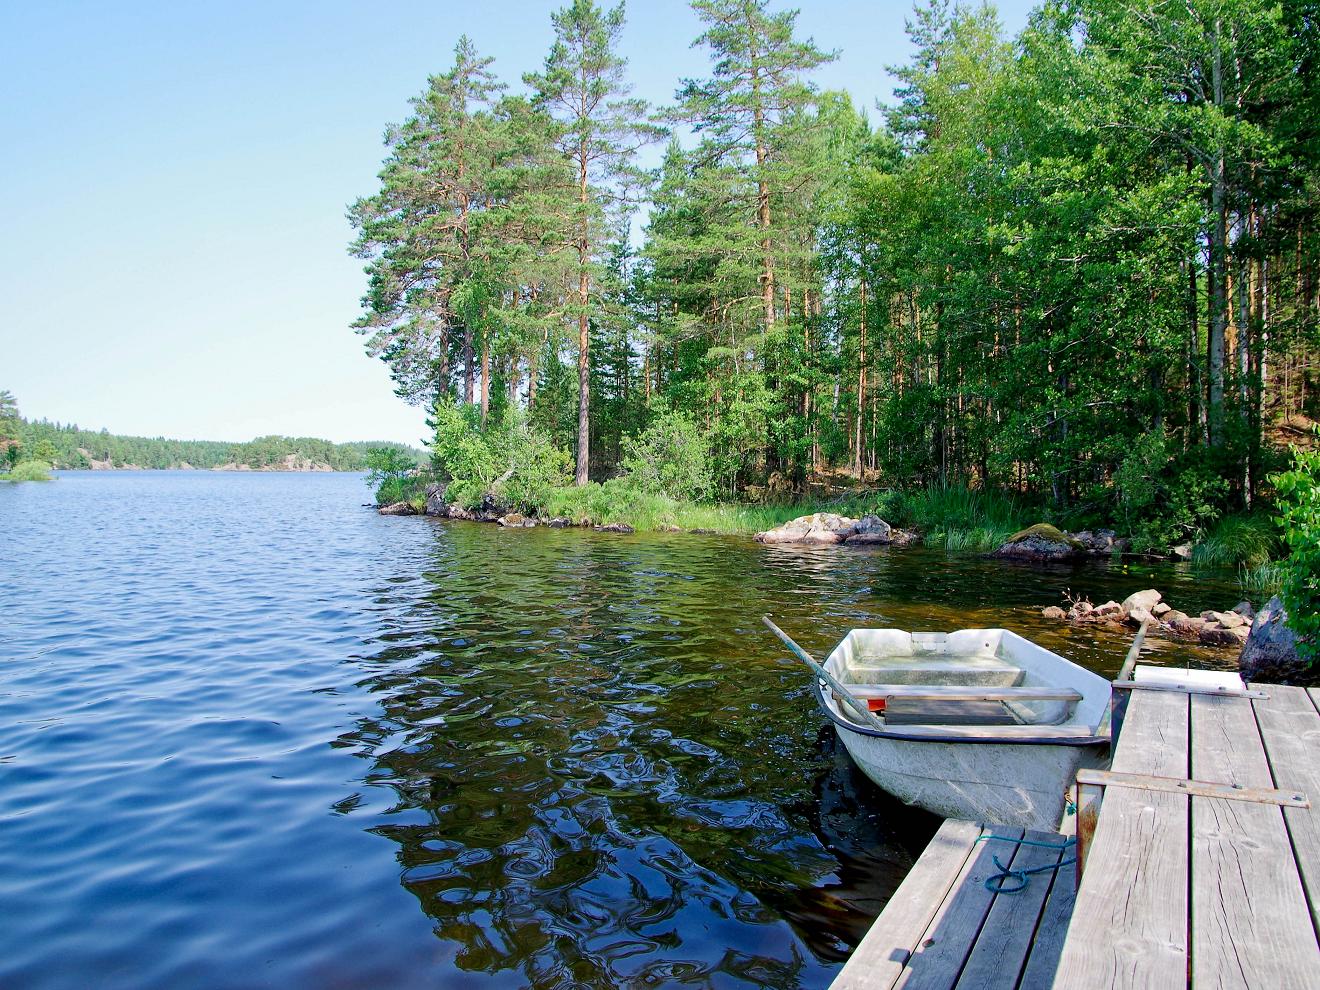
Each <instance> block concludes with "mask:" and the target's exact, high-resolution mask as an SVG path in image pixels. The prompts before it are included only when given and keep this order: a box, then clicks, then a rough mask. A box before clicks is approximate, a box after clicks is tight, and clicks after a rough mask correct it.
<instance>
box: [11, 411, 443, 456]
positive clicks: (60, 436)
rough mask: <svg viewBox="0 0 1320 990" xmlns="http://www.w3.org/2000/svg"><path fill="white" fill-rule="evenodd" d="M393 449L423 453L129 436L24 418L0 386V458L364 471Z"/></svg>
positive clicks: (274, 439) (287, 441)
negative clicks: (377, 454) (374, 455)
mask: <svg viewBox="0 0 1320 990" xmlns="http://www.w3.org/2000/svg"><path fill="white" fill-rule="evenodd" d="M382 448H388V449H390V450H395V451H398V453H399V456H400V458H401V459H402V460H403V461H404V462H409V463H412V464H416V463H417V462H418V460H419V459H421V458H422V457H423V455H422V453H421V452H420V451H417V450H413V449H412V448H409V447H406V446H404V445H403V444H397V443H386V442H379V443H370V442H368V443H331V442H330V441H329V440H317V439H315V438H313V437H279V436H269V437H258V438H257V439H255V440H249V441H247V442H246V443H224V442H222V441H216V440H167V439H165V438H164V437H129V436H120V435H118V434H115V433H110V432H109V431H108V430H84V429H81V428H80V427H77V426H74V425H72V424H60V423H52V422H49V421H47V420H44V419H39V420H29V419H25V418H24V417H22V416H21V415H20V414H19V410H18V404H17V401H16V400H15V398H14V396H13V395H12V394H11V393H9V392H0V463H4V464H8V465H11V466H17V465H19V464H32V463H34V462H35V463H37V464H40V465H42V473H44V470H45V469H47V468H52V467H53V468H57V469H60V468H63V469H75V470H76V469H79V468H90V467H92V466H93V463H92V462H93V461H95V462H97V463H98V466H101V467H107V468H126V467H135V468H156V469H165V468H181V467H194V468H199V469H205V468H218V467H223V466H227V465H233V466H240V465H241V466H243V467H247V468H251V469H253V470H261V469H262V468H272V467H277V466H281V465H283V464H284V462H285V460H286V458H290V457H292V458H295V459H296V460H297V461H298V462H300V463H301V464H303V465H306V464H309V463H310V464H324V465H328V466H329V467H330V468H331V469H332V470H335V471H365V470H366V469H367V454H368V452H369V451H371V450H376V449H382Z"/></svg>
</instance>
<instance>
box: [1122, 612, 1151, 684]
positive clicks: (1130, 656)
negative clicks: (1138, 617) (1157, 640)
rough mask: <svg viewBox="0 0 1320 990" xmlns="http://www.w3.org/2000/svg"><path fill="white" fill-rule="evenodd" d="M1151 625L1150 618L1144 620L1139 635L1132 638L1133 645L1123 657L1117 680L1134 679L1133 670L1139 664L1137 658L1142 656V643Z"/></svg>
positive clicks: (1138, 631)
mask: <svg viewBox="0 0 1320 990" xmlns="http://www.w3.org/2000/svg"><path fill="white" fill-rule="evenodd" d="M1149 625H1150V619H1145V620H1143V621H1142V623H1141V628H1140V629H1138V630H1137V635H1136V637H1135V638H1134V639H1133V640H1132V646H1131V647H1130V648H1129V649H1128V652H1127V656H1126V657H1124V658H1123V666H1122V667H1120V668H1119V671H1118V677H1117V678H1115V679H1116V680H1120V681H1129V680H1131V679H1132V671H1133V669H1134V668H1135V667H1136V666H1137V658H1138V657H1140V656H1141V645H1142V644H1143V643H1144V642H1145V641H1146V627H1147V626H1149Z"/></svg>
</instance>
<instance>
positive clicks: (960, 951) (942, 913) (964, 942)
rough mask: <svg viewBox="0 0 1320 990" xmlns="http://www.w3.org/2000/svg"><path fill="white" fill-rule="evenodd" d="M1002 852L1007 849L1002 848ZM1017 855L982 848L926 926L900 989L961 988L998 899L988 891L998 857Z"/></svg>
mask: <svg viewBox="0 0 1320 990" xmlns="http://www.w3.org/2000/svg"><path fill="white" fill-rule="evenodd" d="M985 833H986V834H989V835H992V836H997V837H999V838H1001V839H1020V838H1021V837H1022V829H1020V828H1004V827H1002V826H992V827H989V828H987V829H985ZM999 846H1002V847H1003V848H1002V849H1000V848H997V847H999ZM1012 850H1013V846H1011V845H1008V844H1007V843H1001V842H994V841H990V842H982V841H978V842H977V844H976V848H975V849H974V850H973V851H972V855H971V856H969V857H968V858H967V862H966V864H964V866H963V869H962V872H961V873H960V874H959V875H958V879H957V880H956V881H954V884H953V888H952V890H950V891H949V896H948V897H946V898H945V899H944V903H943V904H941V905H940V908H939V910H938V911H936V912H935V916H934V917H933V918H932V919H931V921H930V924H929V925H927V926H926V931H925V933H924V934H923V935H922V938H921V943H920V944H919V945H918V946H917V947H916V950H915V951H914V952H913V953H912V956H911V958H910V959H908V963H907V966H905V967H904V968H903V972H902V973H900V974H899V977H898V979H897V980H896V981H895V982H894V986H895V988H899V987H901V988H903V990H949V988H950V987H952V986H954V985H956V984H957V982H958V974H959V973H961V972H962V969H963V964H964V963H965V962H966V961H967V957H968V956H969V955H970V954H971V951H972V948H973V946H974V945H975V943H976V939H977V938H978V937H979V935H980V933H981V929H982V928H983V927H984V925H985V919H986V916H987V915H988V914H989V913H990V906H991V905H992V904H993V903H994V900H995V895H994V893H992V892H991V891H990V890H988V889H987V888H986V886H985V880H986V878H987V877H989V876H991V875H992V874H994V873H998V872H999V870H998V868H997V867H996V866H995V864H994V857H995V855H996V853H1000V854H1007V855H1011V854H1012ZM1000 858H1001V859H1002V858H1003V855H1001V857H1000Z"/></svg>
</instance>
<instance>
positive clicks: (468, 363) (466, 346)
mask: <svg viewBox="0 0 1320 990" xmlns="http://www.w3.org/2000/svg"><path fill="white" fill-rule="evenodd" d="M476 389H477V368H476V355H475V354H474V353H473V350H472V328H471V327H469V326H467V325H464V327H463V401H464V402H465V403H467V404H468V405H469V406H470V405H472V403H473V402H474V401H475V399H476Z"/></svg>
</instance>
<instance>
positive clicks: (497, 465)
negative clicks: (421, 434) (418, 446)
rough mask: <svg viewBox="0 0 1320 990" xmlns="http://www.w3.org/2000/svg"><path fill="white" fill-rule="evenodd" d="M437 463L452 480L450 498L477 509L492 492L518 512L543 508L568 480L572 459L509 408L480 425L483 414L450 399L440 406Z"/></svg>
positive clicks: (435, 446) (433, 422) (435, 450)
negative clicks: (495, 418) (498, 416)
mask: <svg viewBox="0 0 1320 990" xmlns="http://www.w3.org/2000/svg"><path fill="white" fill-rule="evenodd" d="M431 425H432V427H434V429H435V440H434V443H433V445H432V448H431V449H432V463H433V464H434V465H435V467H436V470H437V472H438V473H439V475H440V477H441V478H442V479H443V480H444V481H446V482H448V487H447V488H446V490H445V497H446V498H447V499H448V500H449V501H451V502H455V503H457V504H459V505H463V506H467V507H468V508H475V507H476V506H477V505H479V504H480V503H481V500H482V497H483V496H484V495H486V494H487V493H490V494H492V495H494V496H496V497H497V498H499V499H500V500H501V501H503V502H505V503H507V504H508V505H509V506H511V507H512V508H515V509H517V510H518V511H519V512H525V513H530V512H535V511H538V510H540V509H541V508H542V507H543V506H544V505H545V503H546V502H547V500H548V499H549V498H550V493H551V492H552V491H553V490H554V489H555V488H557V487H558V486H561V485H564V484H567V483H568V481H569V473H568V470H569V463H570V458H569V455H568V453H567V452H566V451H563V450H560V449H559V448H558V447H556V446H555V445H554V444H553V443H552V442H551V441H550V439H549V438H548V437H547V436H546V435H545V434H544V433H542V432H541V431H540V430H538V429H536V428H535V427H533V426H532V425H531V424H530V423H528V422H527V420H526V418H525V417H524V416H523V415H522V414H521V412H519V410H518V409H516V408H514V407H512V406H509V407H506V408H505V410H504V413H503V415H502V416H501V417H500V418H499V420H498V422H494V423H490V424H489V425H488V426H487V427H486V429H484V430H483V429H482V428H481V419H480V413H479V412H478V411H477V409H476V408H475V407H473V406H460V405H458V404H457V403H455V402H453V401H452V400H450V399H443V400H441V401H440V402H438V403H437V404H436V407H435V414H434V416H433V418H432V420H431Z"/></svg>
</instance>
